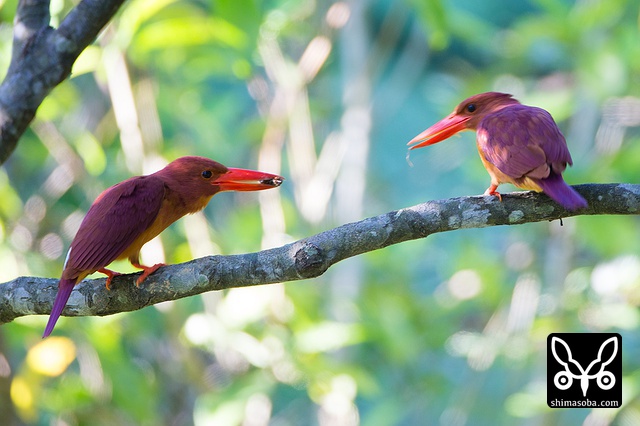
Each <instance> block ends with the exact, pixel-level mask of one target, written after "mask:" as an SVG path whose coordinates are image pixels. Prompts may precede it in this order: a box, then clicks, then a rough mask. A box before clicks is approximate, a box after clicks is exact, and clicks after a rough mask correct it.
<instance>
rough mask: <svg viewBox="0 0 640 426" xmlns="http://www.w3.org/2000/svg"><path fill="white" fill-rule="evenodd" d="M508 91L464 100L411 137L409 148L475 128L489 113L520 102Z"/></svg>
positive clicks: (483, 94) (432, 142)
mask: <svg viewBox="0 0 640 426" xmlns="http://www.w3.org/2000/svg"><path fill="white" fill-rule="evenodd" d="M519 103H520V102H518V101H517V100H516V99H514V98H513V97H512V96H511V95H509V94H507V93H500V92H487V93H480V94H479V95H474V96H471V97H470V98H467V99H465V100H464V101H462V102H461V103H460V104H459V105H458V106H457V107H456V108H455V109H454V110H453V112H452V113H451V114H449V115H448V116H447V117H445V118H443V119H442V120H440V121H438V122H437V123H436V124H434V125H433V126H431V127H429V128H428V129H427V130H425V131H424V132H422V133H420V134H419V135H418V136H416V137H415V138H413V139H411V141H409V143H408V144H407V145H413V146H411V147H410V148H409V149H416V148H421V147H423V146H427V145H433V144H435V143H438V142H441V141H443V140H445V139H447V138H448V137H450V136H453V135H455V134H456V133H458V132H461V131H463V130H475V129H476V128H477V127H478V123H480V121H482V119H483V118H484V117H485V116H486V115H487V114H491V113H492V112H495V111H497V110H499V109H502V108H504V107H506V106H509V105H515V104H519Z"/></svg>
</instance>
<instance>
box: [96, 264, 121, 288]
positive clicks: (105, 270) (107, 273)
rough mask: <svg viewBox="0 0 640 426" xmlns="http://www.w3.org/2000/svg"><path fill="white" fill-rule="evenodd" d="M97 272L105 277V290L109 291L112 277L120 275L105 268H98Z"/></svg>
mask: <svg viewBox="0 0 640 426" xmlns="http://www.w3.org/2000/svg"><path fill="white" fill-rule="evenodd" d="M98 272H100V273H101V274H105V275H106V276H107V283H106V287H107V290H111V280H112V279H113V277H117V276H118V275H122V274H121V273H120V272H116V271H112V270H111V269H107V268H100V269H98Z"/></svg>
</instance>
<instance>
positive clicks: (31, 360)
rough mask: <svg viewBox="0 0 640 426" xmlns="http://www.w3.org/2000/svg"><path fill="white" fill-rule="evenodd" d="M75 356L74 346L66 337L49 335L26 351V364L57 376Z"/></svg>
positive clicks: (46, 373) (41, 372)
mask: <svg viewBox="0 0 640 426" xmlns="http://www.w3.org/2000/svg"><path fill="white" fill-rule="evenodd" d="M75 358H76V346H75V345H74V343H73V341H72V340H71V339H68V338H66V337H57V336H55V337H49V338H47V339H45V340H43V341H42V342H40V343H38V344H37V345H35V346H34V347H32V348H31V349H30V350H29V352H28V353H27V360H26V361H27V365H28V366H29V367H30V368H31V369H32V370H33V371H35V372H37V373H40V374H44V375H46V376H51V377H55V376H59V375H60V374H62V373H63V372H64V371H65V370H66V369H67V367H69V364H71V363H72V362H73V360H74V359H75Z"/></svg>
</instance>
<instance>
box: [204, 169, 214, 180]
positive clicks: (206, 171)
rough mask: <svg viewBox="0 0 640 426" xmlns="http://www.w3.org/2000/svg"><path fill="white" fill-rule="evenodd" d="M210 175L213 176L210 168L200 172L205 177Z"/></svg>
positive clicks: (209, 177)
mask: <svg viewBox="0 0 640 426" xmlns="http://www.w3.org/2000/svg"><path fill="white" fill-rule="evenodd" d="M211 176H213V172H211V170H205V171H204V172H202V177H203V178H205V179H211Z"/></svg>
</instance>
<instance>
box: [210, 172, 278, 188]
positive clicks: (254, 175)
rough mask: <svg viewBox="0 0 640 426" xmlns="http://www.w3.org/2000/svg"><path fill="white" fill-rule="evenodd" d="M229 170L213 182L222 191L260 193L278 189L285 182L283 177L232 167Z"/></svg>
mask: <svg viewBox="0 0 640 426" xmlns="http://www.w3.org/2000/svg"><path fill="white" fill-rule="evenodd" d="M227 170H228V171H227V173H225V174H223V175H222V176H220V177H219V178H218V179H216V180H214V181H211V184H212V185H218V186H219V187H220V191H260V190H262V189H269V188H276V187H278V186H280V185H281V184H282V181H284V178H283V177H282V176H278V175H272V174H271V173H264V172H258V171H256V170H246V169H235V168H232V167H229V168H228V169H227Z"/></svg>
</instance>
